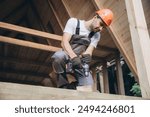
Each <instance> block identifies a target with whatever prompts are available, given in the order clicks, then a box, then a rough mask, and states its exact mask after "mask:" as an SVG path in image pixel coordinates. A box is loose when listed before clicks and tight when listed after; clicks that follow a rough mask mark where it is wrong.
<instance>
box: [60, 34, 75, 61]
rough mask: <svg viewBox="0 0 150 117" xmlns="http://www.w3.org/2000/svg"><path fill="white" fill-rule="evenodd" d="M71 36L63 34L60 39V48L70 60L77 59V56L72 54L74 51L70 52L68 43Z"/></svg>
mask: <svg viewBox="0 0 150 117" xmlns="http://www.w3.org/2000/svg"><path fill="white" fill-rule="evenodd" d="M71 36H72V35H71V34H69V33H66V32H65V33H64V34H63V37H62V42H61V46H62V48H63V49H64V51H66V52H67V54H68V55H69V56H70V58H71V59H72V58H74V57H77V55H76V54H75V53H74V51H73V50H72V48H71V45H70V43H69V41H70V39H71Z"/></svg>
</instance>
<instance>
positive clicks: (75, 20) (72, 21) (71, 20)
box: [68, 17, 77, 23]
mask: <svg viewBox="0 0 150 117" xmlns="http://www.w3.org/2000/svg"><path fill="white" fill-rule="evenodd" d="M68 22H71V23H75V22H77V18H74V17H71V18H69V19H68Z"/></svg>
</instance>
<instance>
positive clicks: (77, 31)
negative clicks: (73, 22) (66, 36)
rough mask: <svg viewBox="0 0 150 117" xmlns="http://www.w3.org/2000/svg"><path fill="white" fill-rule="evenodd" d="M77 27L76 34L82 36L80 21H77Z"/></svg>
mask: <svg viewBox="0 0 150 117" xmlns="http://www.w3.org/2000/svg"><path fill="white" fill-rule="evenodd" d="M77 21H78V22H77V27H76V34H77V35H79V34H80V21H79V19H77Z"/></svg>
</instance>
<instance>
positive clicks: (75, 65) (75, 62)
mask: <svg viewBox="0 0 150 117" xmlns="http://www.w3.org/2000/svg"><path fill="white" fill-rule="evenodd" d="M71 62H72V67H73V68H74V69H78V68H81V59H80V57H74V58H73V59H71Z"/></svg>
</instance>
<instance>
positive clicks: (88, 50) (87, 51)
mask: <svg viewBox="0 0 150 117" xmlns="http://www.w3.org/2000/svg"><path fill="white" fill-rule="evenodd" d="M94 48H95V47H94V46H93V45H89V46H88V48H87V49H86V51H85V52H84V53H83V54H89V55H90V56H92V53H93V51H94Z"/></svg>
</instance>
